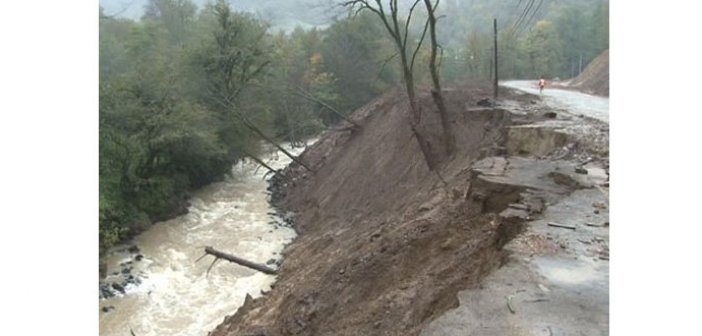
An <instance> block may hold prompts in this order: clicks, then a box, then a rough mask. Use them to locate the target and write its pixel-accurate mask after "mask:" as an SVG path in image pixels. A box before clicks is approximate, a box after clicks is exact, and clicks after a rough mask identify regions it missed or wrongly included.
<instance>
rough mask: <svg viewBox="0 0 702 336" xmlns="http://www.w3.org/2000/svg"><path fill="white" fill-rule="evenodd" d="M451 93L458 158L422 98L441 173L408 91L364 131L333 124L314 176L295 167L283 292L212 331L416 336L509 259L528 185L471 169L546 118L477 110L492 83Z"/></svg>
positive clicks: (376, 107)
mask: <svg viewBox="0 0 702 336" xmlns="http://www.w3.org/2000/svg"><path fill="white" fill-rule="evenodd" d="M446 95H447V97H446V98H447V102H448V106H449V114H450V119H451V123H452V125H453V127H454V133H455V135H456V143H457V147H458V149H457V152H456V153H455V154H454V155H453V156H452V157H446V156H445V155H443V154H442V152H441V142H440V139H441V137H440V134H439V133H438V131H439V130H440V123H439V119H438V115H437V114H436V112H435V107H434V106H433V104H432V102H431V98H430V96H429V94H428V92H424V93H423V94H422V95H421V105H422V110H423V119H422V128H423V132H425V134H426V135H427V136H428V139H429V140H430V142H431V144H432V149H433V153H434V156H435V158H436V159H437V160H438V161H439V162H440V165H439V168H438V172H439V174H440V175H441V177H439V174H436V173H434V172H430V171H429V170H428V169H427V166H426V164H425V162H424V160H423V157H422V153H421V152H420V150H419V147H418V145H417V142H416V141H415V139H414V138H413V136H412V133H411V131H410V128H409V124H408V121H407V103H406V99H405V98H404V95H403V94H402V93H401V92H394V93H390V94H387V95H385V96H383V97H380V98H378V99H376V100H375V101H374V102H372V103H370V104H368V105H367V106H365V107H364V108H362V109H360V110H358V111H356V113H354V114H353V116H352V118H353V119H354V121H356V122H358V123H360V124H361V125H363V127H362V128H361V129H358V130H353V131H349V130H346V131H330V132H328V133H326V134H325V135H324V136H322V137H321V138H320V140H319V141H318V142H317V143H316V144H315V145H314V146H312V147H310V148H309V149H308V150H307V151H306V152H305V153H304V154H303V155H302V159H303V160H305V162H306V163H307V164H308V165H311V167H312V168H313V169H314V170H315V172H314V173H311V172H307V171H305V170H304V169H303V168H302V167H300V166H299V165H292V166H290V167H288V168H287V169H286V170H285V174H286V175H287V176H288V177H289V180H290V181H289V182H287V184H286V185H285V186H284V187H283V195H282V198H281V199H279V200H278V205H279V206H280V207H282V208H283V209H285V210H286V211H291V212H293V213H294V218H295V228H296V230H297V231H298V233H299V237H298V238H297V239H296V240H295V241H294V242H293V243H292V244H291V245H289V246H288V248H287V249H286V251H285V261H284V263H283V265H282V266H281V272H280V276H279V280H278V281H277V283H276V284H275V287H274V288H273V290H272V291H271V292H270V293H268V294H267V295H265V296H264V297H262V298H259V299H257V300H250V301H248V302H246V303H245V304H244V306H243V307H241V308H240V309H239V310H238V311H237V313H236V314H235V315H233V316H230V317H227V318H225V320H224V322H223V323H222V324H221V325H220V326H219V327H218V328H217V329H216V330H215V331H214V332H213V333H212V335H215V336H221V335H416V334H418V333H419V332H420V331H421V330H422V328H424V327H425V326H426V325H428V323H429V322H431V321H432V320H433V319H435V318H436V317H438V316H439V315H441V314H442V313H444V312H445V311H447V310H448V309H450V308H455V307H457V306H458V300H457V299H456V293H457V292H458V291H460V290H463V289H467V288H471V287H475V286H477V284H478V283H479V281H480V280H481V279H482V278H483V277H484V276H485V275H487V274H488V273H490V272H491V271H492V270H494V269H495V268H497V267H498V266H499V265H500V264H501V263H502V262H503V261H504V260H505V255H504V252H503V250H502V249H501V247H502V246H503V245H504V244H505V243H507V242H508V241H509V240H510V239H511V238H512V237H514V236H515V235H516V234H517V233H518V231H519V230H520V228H521V225H520V224H521V223H522V221H523V220H525V219H526V218H527V217H528V215H526V216H522V215H519V214H517V215H509V214H507V215H505V213H506V212H507V213H509V211H506V212H505V210H509V209H508V208H509V207H510V205H511V204H512V205H513V203H516V202H527V203H528V202H529V201H530V199H529V197H528V195H525V191H527V190H526V188H523V187H515V186H513V185H510V184H506V183H499V182H497V183H495V182H494V181H493V182H491V181H489V180H485V179H483V180H479V178H480V176H479V175H478V174H476V171H475V170H474V169H472V165H473V164H474V163H476V162H478V161H479V160H481V159H484V158H486V157H491V156H497V155H505V154H507V148H506V138H507V135H508V129H507V127H508V126H511V125H515V124H522V123H526V122H530V121H533V120H534V119H538V118H539V117H535V116H533V115H531V116H530V115H517V114H513V113H510V112H508V111H506V110H502V109H499V108H490V107H488V108H480V107H477V104H476V103H477V100H479V99H481V98H484V97H486V96H488V95H489V91H486V90H485V89H484V88H477V87H473V88H470V89H464V90H454V91H449V92H447V93H446ZM508 98H511V99H515V100H520V99H521V100H526V99H532V98H530V97H526V96H523V95H519V96H517V95H515V96H511V97H508ZM537 201H538V200H537ZM537 203H538V202H537ZM541 206H542V204H527V205H524V206H523V208H524V209H532V208H538V207H541ZM500 214H502V215H500Z"/></svg>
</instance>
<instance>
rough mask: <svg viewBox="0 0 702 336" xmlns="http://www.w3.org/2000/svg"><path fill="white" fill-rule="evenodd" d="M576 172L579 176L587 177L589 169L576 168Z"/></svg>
mask: <svg viewBox="0 0 702 336" xmlns="http://www.w3.org/2000/svg"><path fill="white" fill-rule="evenodd" d="M575 172H576V173H578V174H583V175H587V169H585V168H583V167H575Z"/></svg>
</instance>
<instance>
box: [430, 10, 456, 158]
mask: <svg viewBox="0 0 702 336" xmlns="http://www.w3.org/2000/svg"><path fill="white" fill-rule="evenodd" d="M424 4H425V6H426V7H427V12H428V14H429V32H430V35H429V36H430V37H431V60H430V62H429V70H430V72H431V79H432V82H433V83H434V90H433V91H432V92H431V96H432V98H434V104H436V108H437V109H439V118H440V119H441V128H443V131H444V132H443V133H444V134H443V135H444V146H445V149H446V155H447V156H451V154H453V152H454V150H455V149H456V139H455V138H454V136H453V130H452V129H451V124H450V123H449V120H448V119H449V118H448V111H446V103H445V102H444V96H443V94H442V93H441V82H440V80H439V70H438V69H437V66H436V50H437V48H438V42H437V41H436V16H435V15H434V10H435V8H434V7H432V5H431V1H430V0H424ZM437 5H438V2H437Z"/></svg>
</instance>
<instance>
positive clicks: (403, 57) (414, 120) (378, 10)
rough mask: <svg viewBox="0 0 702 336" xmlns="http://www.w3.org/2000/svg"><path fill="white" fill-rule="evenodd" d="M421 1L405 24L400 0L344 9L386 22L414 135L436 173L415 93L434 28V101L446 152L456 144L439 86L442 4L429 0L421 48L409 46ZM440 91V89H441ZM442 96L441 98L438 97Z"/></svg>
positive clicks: (357, 2) (358, 1)
mask: <svg viewBox="0 0 702 336" xmlns="http://www.w3.org/2000/svg"><path fill="white" fill-rule="evenodd" d="M420 2H421V0H415V1H413V2H412V5H411V6H410V8H409V12H408V14H407V18H406V20H405V22H404V23H402V22H400V21H401V18H400V17H399V7H398V3H397V0H388V5H387V7H386V6H385V5H383V3H382V1H381V0H347V1H344V2H342V3H341V4H342V6H344V7H347V8H349V9H350V10H351V11H352V13H354V14H356V13H358V12H360V11H362V10H369V11H371V12H373V13H375V14H376V15H377V16H378V18H379V19H380V20H381V21H382V22H383V25H384V26H385V29H386V30H387V32H388V34H390V37H391V38H392V40H393V42H394V44H395V47H396V48H397V55H398V56H399V59H400V64H401V67H402V77H403V79H404V83H405V91H406V92H407V98H408V99H409V105H410V111H409V112H410V115H409V121H410V128H411V129H412V133H413V135H414V136H415V138H416V139H417V143H418V144H419V147H420V149H421V151H422V154H423V155H424V160H425V161H426V163H427V166H428V167H429V169H430V170H434V168H435V167H436V162H435V160H434V158H433V156H432V154H431V144H430V143H429V141H427V139H426V138H425V137H424V135H422V133H421V132H420V131H419V125H420V122H421V120H422V111H421V108H420V106H419V103H418V101H417V94H416V91H415V83H414V66H415V61H416V59H417V55H418V54H419V50H420V49H421V47H422V44H423V42H424V39H425V37H426V34H427V31H428V30H429V28H430V27H431V31H432V35H433V36H432V61H431V64H430V68H431V70H432V78H433V80H434V90H435V91H436V93H434V92H432V96H434V97H435V98H434V101H435V103H436V104H437V107H438V108H439V114H440V117H441V120H442V127H443V128H444V142H445V146H446V151H447V153H448V154H450V153H451V152H452V151H453V147H454V145H453V144H454V141H453V136H452V135H451V132H450V127H447V126H449V124H448V118H447V117H446V108H445V104H444V101H443V96H442V95H441V86H440V84H439V77H438V73H437V70H436V49H437V48H438V45H437V43H436V30H435V29H436V16H435V15H434V14H435V9H436V7H437V6H438V4H439V3H438V1H437V2H436V4H435V5H431V3H430V2H429V1H428V0H425V5H426V6H427V8H428V9H429V18H428V19H427V21H426V23H425V24H424V29H423V30H422V35H421V36H420V38H419V40H418V41H417V45H416V46H415V47H414V48H411V47H410V45H409V38H408V37H409V30H410V29H409V28H410V24H411V21H412V16H413V15H414V14H415V10H416V9H417V6H418V5H419V4H420ZM437 88H438V90H437ZM437 97H438V98H437Z"/></svg>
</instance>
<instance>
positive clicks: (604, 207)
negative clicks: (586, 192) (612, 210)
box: [592, 202, 607, 209]
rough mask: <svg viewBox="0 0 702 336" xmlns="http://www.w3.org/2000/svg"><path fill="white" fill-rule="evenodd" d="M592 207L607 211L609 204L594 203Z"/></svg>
mask: <svg viewBox="0 0 702 336" xmlns="http://www.w3.org/2000/svg"><path fill="white" fill-rule="evenodd" d="M592 207H593V208H597V209H607V204H604V203H603V202H595V203H592Z"/></svg>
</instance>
